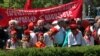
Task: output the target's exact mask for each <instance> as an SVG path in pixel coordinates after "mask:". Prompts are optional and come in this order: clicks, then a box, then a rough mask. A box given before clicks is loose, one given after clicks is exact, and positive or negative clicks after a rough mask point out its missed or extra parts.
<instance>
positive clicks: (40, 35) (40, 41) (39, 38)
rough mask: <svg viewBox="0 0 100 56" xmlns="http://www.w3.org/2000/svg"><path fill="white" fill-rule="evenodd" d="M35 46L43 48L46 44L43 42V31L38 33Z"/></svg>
mask: <svg viewBox="0 0 100 56" xmlns="http://www.w3.org/2000/svg"><path fill="white" fill-rule="evenodd" d="M35 46H36V48H44V47H45V46H46V45H45V43H44V37H43V33H39V34H38V41H37V42H36V44H35Z"/></svg>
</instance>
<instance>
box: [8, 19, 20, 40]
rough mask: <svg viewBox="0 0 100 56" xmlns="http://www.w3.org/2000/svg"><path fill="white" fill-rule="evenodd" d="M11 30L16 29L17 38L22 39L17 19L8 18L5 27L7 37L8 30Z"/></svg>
mask: <svg viewBox="0 0 100 56" xmlns="http://www.w3.org/2000/svg"><path fill="white" fill-rule="evenodd" d="M12 30H16V31H17V37H18V38H17V39H20V40H21V39H22V28H21V27H19V25H18V21H17V20H10V21H9V26H8V28H7V29H6V31H7V33H8V37H9V38H10V35H11V34H10V31H12Z"/></svg>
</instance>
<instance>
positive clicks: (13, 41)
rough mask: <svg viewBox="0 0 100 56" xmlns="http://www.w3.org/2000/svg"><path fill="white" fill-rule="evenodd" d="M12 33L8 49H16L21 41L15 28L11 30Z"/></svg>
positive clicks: (8, 41) (7, 45)
mask: <svg viewBox="0 0 100 56" xmlns="http://www.w3.org/2000/svg"><path fill="white" fill-rule="evenodd" d="M10 34H11V37H10V39H8V40H7V44H6V49H16V48H17V47H19V42H18V40H17V37H16V34H17V32H16V31H15V30H13V31H11V32H10Z"/></svg>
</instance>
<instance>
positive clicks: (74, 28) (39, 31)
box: [0, 16, 100, 49]
mask: <svg viewBox="0 0 100 56" xmlns="http://www.w3.org/2000/svg"><path fill="white" fill-rule="evenodd" d="M8 24H9V26H8V27H7V28H3V27H2V26H0V48H5V49H16V48H18V47H21V48H32V47H36V48H45V47H74V46H91V45H99V44H100V16H97V17H96V18H95V19H94V22H92V21H89V20H86V21H84V20H81V19H67V18H65V19H59V20H55V21H53V22H49V23H48V22H45V21H44V20H42V19H41V20H38V21H37V23H36V24H34V23H33V22H30V23H29V24H28V25H23V26H19V25H18V21H16V20H10V21H9V23H8Z"/></svg>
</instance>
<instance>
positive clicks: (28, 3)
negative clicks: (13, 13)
mask: <svg viewBox="0 0 100 56" xmlns="http://www.w3.org/2000/svg"><path fill="white" fill-rule="evenodd" d="M31 8H32V0H27V1H26V4H25V6H24V9H25V10H28V9H31Z"/></svg>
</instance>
